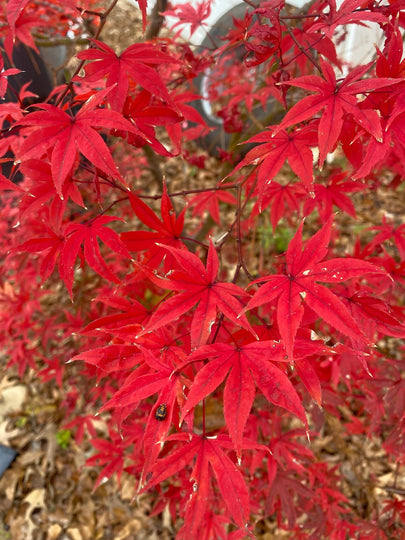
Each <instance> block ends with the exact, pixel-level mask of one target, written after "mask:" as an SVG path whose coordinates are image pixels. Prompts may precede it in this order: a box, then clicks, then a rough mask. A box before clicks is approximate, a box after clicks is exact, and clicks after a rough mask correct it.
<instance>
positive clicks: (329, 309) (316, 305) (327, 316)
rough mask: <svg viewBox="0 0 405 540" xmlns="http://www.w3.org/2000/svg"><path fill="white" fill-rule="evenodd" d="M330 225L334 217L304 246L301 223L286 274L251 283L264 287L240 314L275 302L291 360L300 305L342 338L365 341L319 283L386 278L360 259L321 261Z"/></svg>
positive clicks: (301, 311)
mask: <svg viewBox="0 0 405 540" xmlns="http://www.w3.org/2000/svg"><path fill="white" fill-rule="evenodd" d="M332 221H333V216H331V217H330V219H329V220H328V221H327V223H326V224H325V225H324V226H323V227H322V229H320V230H319V231H318V232H317V233H316V234H315V235H314V236H313V237H312V238H310V239H309V240H308V241H307V242H306V243H305V245H304V246H303V242H302V236H301V235H302V227H303V223H304V222H303V221H302V222H301V225H300V227H299V229H298V231H297V233H296V234H295V236H294V238H293V239H292V240H291V242H290V244H289V246H288V249H287V252H286V269H285V273H284V274H277V275H273V276H264V277H262V278H259V279H257V280H256V281H255V282H253V283H264V284H263V285H262V286H261V287H260V288H259V290H258V291H257V292H256V293H255V295H254V296H253V298H252V299H251V300H250V301H249V303H248V305H247V307H246V308H245V309H244V310H243V312H245V311H246V310H247V309H252V308H254V307H258V306H261V305H262V304H266V303H270V302H272V301H275V300H277V323H278V327H279V331H280V335H281V338H282V340H283V342H284V344H285V347H286V351H287V355H288V356H289V357H290V358H293V346H294V341H295V336H296V333H297V329H298V327H299V325H300V323H301V320H302V317H303V314H304V306H303V302H305V304H306V305H307V306H308V307H310V308H311V309H312V310H313V311H314V312H315V313H317V315H318V316H319V317H322V319H323V320H324V321H325V322H326V323H328V324H330V325H331V326H333V327H334V328H336V329H337V330H338V331H339V332H341V333H342V334H344V335H346V336H349V337H350V338H353V339H355V340H359V339H362V340H363V342H364V341H367V339H366V337H365V336H364V334H363V333H362V331H361V330H360V328H359V326H358V325H357V323H356V321H355V320H354V319H353V317H352V315H351V314H350V312H349V310H348V309H347V308H346V306H345V305H344V304H343V302H342V301H341V300H340V298H339V297H338V296H336V295H335V294H334V293H333V291H331V290H330V289H328V288H327V287H325V286H323V285H319V284H318V282H319V281H323V282H326V283H340V282H342V281H344V280H346V279H350V278H354V277H360V276H363V275H364V274H381V275H385V276H386V275H387V274H386V273H385V272H384V271H383V270H381V269H379V268H378V267H376V266H375V265H373V264H371V263H368V262H366V261H361V260H359V259H351V258H341V259H330V260H326V261H324V260H323V259H324V257H325V256H326V254H327V251H328V244H329V240H330V235H331V229H332Z"/></svg>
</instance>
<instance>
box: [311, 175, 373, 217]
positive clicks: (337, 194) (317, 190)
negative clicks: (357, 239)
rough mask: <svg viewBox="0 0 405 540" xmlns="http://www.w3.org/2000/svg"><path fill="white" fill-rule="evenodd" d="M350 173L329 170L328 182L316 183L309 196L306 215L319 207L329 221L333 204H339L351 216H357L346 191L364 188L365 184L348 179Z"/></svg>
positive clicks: (320, 214)
mask: <svg viewBox="0 0 405 540" xmlns="http://www.w3.org/2000/svg"><path fill="white" fill-rule="evenodd" d="M347 176H348V173H347V172H342V171H340V170H337V171H329V172H328V177H327V180H326V184H325V185H323V184H318V183H317V184H314V186H313V189H314V193H313V195H314V196H313V197H308V198H307V200H306V201H305V203H304V208H303V212H304V216H309V214H311V213H312V212H313V210H314V209H315V208H316V207H317V208H318V212H319V217H320V218H321V220H322V221H323V222H325V221H327V220H328V219H329V218H330V216H331V215H332V213H333V205H335V206H337V207H338V208H340V209H341V210H343V211H344V212H346V213H347V214H349V216H352V217H354V218H355V217H356V210H355V207H354V204H353V203H352V201H351V199H350V198H349V197H348V196H347V195H345V193H353V192H356V191H362V190H364V187H365V186H364V184H363V183H362V182H359V181H357V182H356V181H354V180H347Z"/></svg>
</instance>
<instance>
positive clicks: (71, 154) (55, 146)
mask: <svg viewBox="0 0 405 540" xmlns="http://www.w3.org/2000/svg"><path fill="white" fill-rule="evenodd" d="M109 91H110V89H107V90H104V91H102V92H98V94H97V96H94V95H93V96H92V97H90V99H88V100H87V101H86V103H85V104H84V105H83V106H82V107H81V109H80V110H79V111H78V112H77V114H76V115H75V116H73V115H70V114H68V113H67V112H65V111H62V110H61V109H60V108H59V107H56V106H55V105H50V104H47V103H41V104H39V105H38V107H39V108H40V109H43V110H42V111H35V112H32V113H30V114H29V115H27V116H26V117H25V118H24V119H22V120H20V122H18V125H20V126H22V127H23V130H22V131H23V132H24V133H26V134H28V136H27V138H26V139H25V141H24V142H23V143H22V145H21V149H20V151H19V155H18V157H19V159H20V160H21V161H25V160H27V159H30V158H38V157H39V156H42V155H43V154H45V153H46V152H47V151H48V150H49V152H50V163H51V168H52V177H53V181H54V184H55V188H56V191H57V193H58V195H59V196H60V197H62V196H63V195H62V192H63V184H64V182H65V180H66V179H67V177H68V176H69V175H70V174H71V172H72V170H73V168H74V166H75V163H76V160H77V157H78V155H79V149H80V152H81V153H82V154H83V155H84V156H85V157H86V158H87V159H88V160H89V161H90V162H91V163H92V164H93V165H94V166H95V167H97V168H99V169H100V170H101V171H103V172H104V173H106V174H108V175H110V176H112V177H113V178H117V179H118V180H120V181H121V182H124V181H123V179H122V177H121V175H120V173H119V171H118V169H117V166H116V164H115V163H114V160H113V158H112V157H111V153H110V150H109V149H108V147H107V145H106V143H105V142H104V140H103V138H102V137H101V135H100V134H99V133H97V131H96V130H95V128H107V129H122V130H123V131H129V132H132V133H137V134H138V135H141V136H142V134H141V133H140V132H139V130H138V128H137V127H136V126H134V125H133V124H131V123H130V122H129V121H128V120H126V119H125V118H123V117H122V115H121V114H119V113H117V112H116V111H111V110H108V109H101V108H97V107H98V106H99V105H100V104H101V102H102V101H103V100H104V98H105V96H106V94H108V92H109Z"/></svg>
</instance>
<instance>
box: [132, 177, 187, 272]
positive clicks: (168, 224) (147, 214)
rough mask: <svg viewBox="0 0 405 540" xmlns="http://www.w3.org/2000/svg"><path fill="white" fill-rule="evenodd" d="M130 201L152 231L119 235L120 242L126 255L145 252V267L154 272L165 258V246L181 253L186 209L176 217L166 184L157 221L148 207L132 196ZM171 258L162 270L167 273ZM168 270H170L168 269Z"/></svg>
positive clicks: (136, 212)
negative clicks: (124, 247)
mask: <svg viewBox="0 0 405 540" xmlns="http://www.w3.org/2000/svg"><path fill="white" fill-rule="evenodd" d="M129 201H130V203H131V206H132V209H133V211H134V212H135V214H136V216H137V217H138V219H140V220H141V221H142V223H143V224H144V225H146V226H147V227H149V228H151V229H154V231H156V232H154V231H128V232H124V233H121V240H122V241H123V243H124V244H125V246H126V248H127V249H128V251H143V250H148V251H147V255H146V260H145V261H144V264H147V265H148V266H150V267H153V268H157V267H158V266H159V264H160V262H161V260H162V259H163V257H164V256H165V255H168V254H167V251H166V250H165V246H172V247H175V248H178V249H184V248H185V246H184V244H183V242H182V241H181V233H182V232H183V226H184V214H185V211H186V210H185V209H184V210H182V212H181V213H180V214H179V215H178V216H176V213H175V211H174V208H173V205H172V202H171V200H170V197H169V196H168V194H167V189H166V184H164V186H163V194H162V198H161V205H160V213H161V216H162V219H161V220H160V219H159V218H158V217H157V215H156V214H155V213H154V212H153V210H152V209H151V208H149V206H148V205H147V204H145V203H144V202H143V201H142V200H141V199H140V198H139V197H137V196H136V195H134V194H133V193H130V194H129ZM172 262H173V261H172V257H171V256H170V257H169V258H168V260H166V261H165V268H167V269H169V266H170V264H171V263H172ZM170 268H171V266H170Z"/></svg>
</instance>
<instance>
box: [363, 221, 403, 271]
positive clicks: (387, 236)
mask: <svg viewBox="0 0 405 540" xmlns="http://www.w3.org/2000/svg"><path fill="white" fill-rule="evenodd" d="M368 230H369V231H380V232H379V233H378V234H377V235H376V236H375V237H374V238H373V240H372V241H371V242H370V243H369V244H368V246H369V247H370V248H375V247H376V246H379V245H380V244H381V243H382V242H385V241H386V240H391V239H393V240H394V242H395V245H396V246H397V248H398V252H399V256H400V257H401V261H403V260H405V223H402V224H401V225H397V226H396V225H394V223H393V222H392V221H390V220H388V219H387V217H386V215H385V214H384V215H383V217H382V225H376V226H375V227H370V228H369V229H368Z"/></svg>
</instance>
